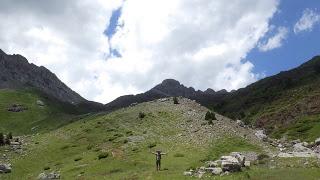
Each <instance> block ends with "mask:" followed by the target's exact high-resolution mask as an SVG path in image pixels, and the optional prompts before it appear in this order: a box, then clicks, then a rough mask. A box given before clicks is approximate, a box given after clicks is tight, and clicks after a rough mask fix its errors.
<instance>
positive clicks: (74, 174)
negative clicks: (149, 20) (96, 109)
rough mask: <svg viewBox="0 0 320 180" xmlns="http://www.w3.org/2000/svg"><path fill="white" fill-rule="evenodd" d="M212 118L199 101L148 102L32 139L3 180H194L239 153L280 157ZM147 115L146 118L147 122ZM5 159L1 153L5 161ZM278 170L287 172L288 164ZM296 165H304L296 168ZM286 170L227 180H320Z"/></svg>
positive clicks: (307, 171)
mask: <svg viewBox="0 0 320 180" xmlns="http://www.w3.org/2000/svg"><path fill="white" fill-rule="evenodd" d="M206 111H207V109H206V108H204V107H201V106H200V105H198V104H196V103H195V102H193V101H190V100H186V99H180V104H178V105H175V104H173V102H172V101H171V100H170V101H165V102H160V101H157V102H148V103H143V104H139V105H137V106H134V107H129V108H125V109H120V110H118V111H115V112H112V113H110V114H96V115H91V116H89V117H85V118H83V119H81V120H79V121H76V122H74V123H71V124H68V125H66V126H64V127H61V128H59V129H57V130H54V131H51V132H48V133H41V134H38V135H34V136H28V137H26V138H25V139H24V140H25V142H26V144H27V145H26V146H25V152H24V153H23V154H24V155H23V156H17V155H16V154H15V153H13V154H11V153H9V154H8V156H9V157H10V158H12V161H11V162H12V164H13V167H14V168H13V172H12V173H11V174H6V175H0V179H21V177H24V179H35V178H36V177H37V176H38V175H39V174H40V173H41V172H44V171H47V172H51V171H59V172H60V174H61V176H62V179H193V178H189V177H185V176H183V172H184V171H185V170H186V169H189V168H194V167H199V166H202V165H204V162H205V161H207V160H213V159H216V158H217V157H219V156H221V155H224V154H228V153H230V152H232V151H241V152H244V151H254V152H257V153H258V154H260V153H264V154H268V153H272V149H270V148H269V147H268V146H266V145H264V144H262V143H261V142H260V141H258V140H257V139H256V137H255V136H254V135H253V133H254V131H253V130H250V129H246V128H242V127H240V126H237V125H236V124H235V123H234V122H233V121H231V120H230V119H227V118H224V117H222V116H219V115H217V119H218V120H217V121H214V123H213V125H208V124H207V121H205V120H204V116H205V113H206ZM140 112H143V113H144V114H145V117H144V118H140V117H139V113H140ZM157 149H159V150H162V151H164V152H167V153H168V154H167V155H166V156H164V157H163V159H162V171H160V172H157V171H155V157H154V155H153V154H151V152H152V151H155V150H157ZM3 151H4V149H3V148H2V149H1V148H0V154H1V153H3ZM297 161H300V160H297ZM275 162H277V163H278V164H281V160H276V161H275ZM295 164H301V163H300V162H299V163H298V162H290V165H295ZM310 164H311V163H310ZM279 166H281V168H280V169H270V168H269V167H268V166H264V165H261V166H260V165H259V166H258V165H257V166H253V167H252V168H251V170H246V171H243V172H241V173H236V174H233V175H230V176H225V177H222V179H248V178H249V177H250V178H252V179H262V178H264V179H277V178H278V177H281V178H282V179H299V178H301V177H304V178H305V179H312V178H314V177H320V171H319V169H318V168H303V169H301V167H300V166H292V167H291V166H287V165H285V164H284V165H279ZM207 178H210V177H207ZM205 179H206V178H205ZM278 179H279V178H278Z"/></svg>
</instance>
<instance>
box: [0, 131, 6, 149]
mask: <svg viewBox="0 0 320 180" xmlns="http://www.w3.org/2000/svg"><path fill="white" fill-rule="evenodd" d="M4 143H5V139H4V135H3V133H0V146H3V145H4Z"/></svg>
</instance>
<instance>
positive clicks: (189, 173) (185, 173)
mask: <svg viewBox="0 0 320 180" xmlns="http://www.w3.org/2000/svg"><path fill="white" fill-rule="evenodd" d="M183 175H185V176H192V172H190V171H185V172H184V173H183Z"/></svg>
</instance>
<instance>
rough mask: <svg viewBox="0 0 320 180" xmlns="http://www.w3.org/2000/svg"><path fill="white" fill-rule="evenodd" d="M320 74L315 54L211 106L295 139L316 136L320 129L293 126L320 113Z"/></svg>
mask: <svg viewBox="0 0 320 180" xmlns="http://www.w3.org/2000/svg"><path fill="white" fill-rule="evenodd" d="M319 75H320V56H316V57H314V58H313V59H312V60H310V61H308V62H307V63H305V64H303V65H301V66H300V67H298V68H296V69H293V70H290V71H285V72H281V73H279V74H277V75H275V76H271V77H268V78H265V79H262V80H260V81H258V82H256V83H253V84H252V85H249V86H248V87H246V88H243V89H240V90H238V91H236V92H234V93H231V94H229V95H227V96H226V97H224V98H223V100H221V101H219V102H212V104H213V105H212V106H211V107H213V109H215V110H216V111H218V112H220V113H221V114H224V115H226V116H228V117H231V118H234V119H242V120H244V121H245V122H246V123H248V124H253V125H255V126H257V127H263V128H265V129H266V130H267V132H268V133H271V134H276V135H277V136H279V135H286V134H288V133H289V134H291V135H290V136H289V137H291V138H293V139H297V138H300V139H304V140H314V138H315V137H320V131H315V130H312V131H310V132H308V133H306V135H303V136H300V133H298V131H297V132H296V133H292V132H293V131H295V130H294V129H292V128H291V127H293V126H296V125H297V124H299V122H300V121H301V120H302V119H303V122H304V124H306V126H312V125H315V121H314V120H313V119H314V118H315V117H317V115H319V114H320V106H319V105H320V104H319V102H320V76H319ZM309 117H310V118H309ZM311 117H313V118H311ZM316 124H317V125H318V123H316ZM309 129H311V128H309ZM289 131H290V132H291V133H290V132H289ZM306 131H309V130H307V129H306ZM309 134H310V136H309Z"/></svg>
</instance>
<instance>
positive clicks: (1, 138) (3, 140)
mask: <svg viewBox="0 0 320 180" xmlns="http://www.w3.org/2000/svg"><path fill="white" fill-rule="evenodd" d="M11 140H12V133H11V132H10V133H9V134H8V135H7V136H5V135H4V134H3V133H0V146H4V145H6V144H7V145H10V142H11Z"/></svg>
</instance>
